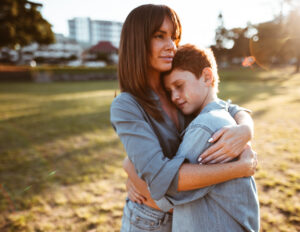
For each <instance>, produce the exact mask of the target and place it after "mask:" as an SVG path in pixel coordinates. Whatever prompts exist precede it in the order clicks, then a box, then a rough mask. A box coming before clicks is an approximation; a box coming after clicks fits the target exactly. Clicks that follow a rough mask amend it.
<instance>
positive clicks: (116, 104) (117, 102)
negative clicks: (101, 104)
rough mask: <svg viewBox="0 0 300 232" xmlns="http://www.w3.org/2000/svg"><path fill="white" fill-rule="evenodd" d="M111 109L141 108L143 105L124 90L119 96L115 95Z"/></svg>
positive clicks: (128, 109)
mask: <svg viewBox="0 0 300 232" xmlns="http://www.w3.org/2000/svg"><path fill="white" fill-rule="evenodd" d="M110 108H111V110H114V109H120V110H127V111H130V110H131V111H132V110H139V111H140V110H141V108H142V107H141V106H140V104H139V103H138V101H137V100H136V98H135V97H134V96H133V95H132V94H130V93H128V92H122V93H120V94H119V95H118V96H116V97H115V99H114V100H113V101H112V103H111V106H110Z"/></svg>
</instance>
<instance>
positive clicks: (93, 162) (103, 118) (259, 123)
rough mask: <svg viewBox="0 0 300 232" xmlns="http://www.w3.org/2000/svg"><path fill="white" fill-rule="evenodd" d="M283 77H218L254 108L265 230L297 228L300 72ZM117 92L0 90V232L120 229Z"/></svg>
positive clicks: (237, 99) (61, 87) (13, 86)
mask: <svg viewBox="0 0 300 232" xmlns="http://www.w3.org/2000/svg"><path fill="white" fill-rule="evenodd" d="M282 72H283V71H282V70H277V71H272V72H271V71H270V72H266V71H261V70H260V71H256V70H246V69H241V70H234V71H232V70H227V71H225V72H223V73H221V75H220V76H221V79H222V77H223V76H225V75H227V78H223V80H227V81H223V82H221V84H220V97H222V98H224V99H227V98H230V99H231V100H232V101H233V102H234V103H238V104H241V105H242V106H244V107H248V108H250V109H252V110H253V118H254V120H255V139H254V142H253V146H254V148H255V150H256V151H257V152H258V154H259V168H258V171H257V173H256V175H255V176H256V180H257V186H258V190H259V198H260V204H261V219H262V221H261V224H262V230H261V231H299V230H300V217H299V215H300V200H299V199H300V174H299V170H300V145H299V134H300V117H299V115H300V107H299V103H300V75H294V76H282ZM244 74H245V75H244ZM229 76H247V78H245V79H244V81H232V80H231V79H230V78H229ZM116 89H117V82H116V81H102V82H71V83H48V84H35V83H1V84H0V184H1V186H0V231H58V232H59V231H101V232H105V231H119V228H120V224H121V217H122V208H123V205H124V202H125V201H124V200H125V197H126V191H125V179H126V175H125V172H124V171H123V170H122V160H123V158H124V157H125V153H124V150H123V147H122V145H121V143H120V142H119V139H118V137H117V136H116V134H115V133H114V131H113V129H112V128H111V125H110V122H109V106H110V103H111V101H112V100H113V97H114V94H115V90H116Z"/></svg>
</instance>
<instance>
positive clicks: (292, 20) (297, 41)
mask: <svg viewBox="0 0 300 232" xmlns="http://www.w3.org/2000/svg"><path fill="white" fill-rule="evenodd" d="M299 22H300V5H299V6H298V7H296V8H294V9H293V10H292V11H291V12H290V14H289V15H288V17H287V23H286V25H285V29H286V30H285V34H286V39H285V40H286V50H287V52H288V53H289V54H290V56H291V57H292V58H296V62H295V65H296V67H295V72H299V71H300V27H299Z"/></svg>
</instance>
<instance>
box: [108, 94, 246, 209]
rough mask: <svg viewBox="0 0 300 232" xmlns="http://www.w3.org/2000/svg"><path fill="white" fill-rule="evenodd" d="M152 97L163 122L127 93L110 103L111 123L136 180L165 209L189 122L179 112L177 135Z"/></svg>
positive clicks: (174, 185)
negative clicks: (135, 174)
mask: <svg viewBox="0 0 300 232" xmlns="http://www.w3.org/2000/svg"><path fill="white" fill-rule="evenodd" d="M152 97H153V100H154V101H155V102H156V104H157V107H158V109H159V110H161V112H162V116H163V121H157V120H156V119H154V118H153V117H151V116H150V115H148V114H147V112H145V111H144V109H143V107H142V106H141V105H140V104H139V103H138V102H137V100H136V99H135V98H134V96H132V95H131V94H129V93H126V92H123V93H121V94H119V95H118V96H117V97H116V98H115V99H114V101H113V102H112V104H111V108H110V120H111V123H112V126H113V128H114V129H115V131H116V133H117V134H118V136H119V138H120V140H121V142H122V143H123V145H124V148H125V151H126V153H127V155H128V157H129V159H130V160H131V161H132V163H133V164H134V167H135V170H136V172H137V174H138V176H139V177H140V178H141V179H143V180H144V181H146V183H147V185H148V189H149V191H150V193H151V197H152V198H153V199H154V200H160V199H161V203H165V206H162V207H163V208H166V207H168V205H169V204H170V203H169V201H168V200H166V199H165V197H164V195H165V194H166V193H167V191H171V192H174V191H175V190H176V189H177V184H178V170H179V167H180V166H181V165H182V163H183V161H184V160H185V155H184V154H182V155H177V156H176V157H174V156H175V154H176V152H177V150H178V147H179V145H180V143H181V136H180V133H181V132H182V131H183V130H184V129H185V128H186V125H187V124H188V123H189V120H188V118H184V116H183V115H182V114H181V113H180V111H178V120H179V127H180V128H179V131H178V130H177V128H176V126H175V124H174V123H173V121H172V120H171V119H170V118H169V117H168V115H167V114H166V113H165V112H164V111H163V110H162V107H161V104H160V101H159V97H158V96H157V95H156V94H155V93H154V92H152ZM240 110H244V109H243V108H241V107H238V106H237V105H230V107H229V111H230V114H231V116H232V117H233V116H234V115H235V114H236V113H237V112H238V111H240ZM199 142H200V141H199ZM199 155H200V153H199ZM169 188H170V189H169Z"/></svg>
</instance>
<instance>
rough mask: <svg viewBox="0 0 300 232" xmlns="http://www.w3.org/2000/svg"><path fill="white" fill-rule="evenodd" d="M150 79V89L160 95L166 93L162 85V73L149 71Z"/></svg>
mask: <svg viewBox="0 0 300 232" xmlns="http://www.w3.org/2000/svg"><path fill="white" fill-rule="evenodd" d="M148 78H149V85H150V88H151V89H152V90H153V91H154V92H155V93H156V94H158V95H161V94H163V93H164V89H163V87H162V85H161V81H160V72H157V71H154V70H152V71H151V70H149V71H148Z"/></svg>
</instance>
